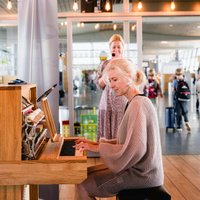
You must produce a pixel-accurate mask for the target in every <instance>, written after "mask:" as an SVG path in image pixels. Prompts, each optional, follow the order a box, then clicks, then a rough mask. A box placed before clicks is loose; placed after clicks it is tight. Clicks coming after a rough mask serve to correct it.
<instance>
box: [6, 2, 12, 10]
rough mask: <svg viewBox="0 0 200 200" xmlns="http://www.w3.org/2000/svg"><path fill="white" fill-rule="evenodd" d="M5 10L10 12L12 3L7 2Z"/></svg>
mask: <svg viewBox="0 0 200 200" xmlns="http://www.w3.org/2000/svg"><path fill="white" fill-rule="evenodd" d="M7 9H8V10H11V9H12V3H11V1H10V0H8V3H7Z"/></svg>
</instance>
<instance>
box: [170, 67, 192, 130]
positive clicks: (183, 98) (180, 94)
mask: <svg viewBox="0 0 200 200" xmlns="http://www.w3.org/2000/svg"><path fill="white" fill-rule="evenodd" d="M175 75H176V80H175V81H174V83H173V86H174V93H175V97H174V101H175V113H176V123H177V131H179V132H181V131H182V123H183V122H182V116H183V118H184V122H185V126H186V129H187V130H188V131H189V132H190V131H191V127H190V124H189V118H188V102H189V100H190V95H191V92H190V88H189V86H188V83H187V81H186V80H185V79H184V72H183V69H182V68H177V69H176V71H175Z"/></svg>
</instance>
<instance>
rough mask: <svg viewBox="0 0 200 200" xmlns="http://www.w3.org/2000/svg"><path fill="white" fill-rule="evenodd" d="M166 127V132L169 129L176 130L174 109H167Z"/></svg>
mask: <svg viewBox="0 0 200 200" xmlns="http://www.w3.org/2000/svg"><path fill="white" fill-rule="evenodd" d="M165 127H166V131H167V130H168V128H172V129H173V130H175V112H174V107H166V108H165Z"/></svg>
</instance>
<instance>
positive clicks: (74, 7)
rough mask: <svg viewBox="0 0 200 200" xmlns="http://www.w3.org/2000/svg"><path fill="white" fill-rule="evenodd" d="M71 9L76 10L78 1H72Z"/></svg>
mask: <svg viewBox="0 0 200 200" xmlns="http://www.w3.org/2000/svg"><path fill="white" fill-rule="evenodd" d="M73 10H74V11H77V10H78V3H77V1H76V0H75V1H74V4H73Z"/></svg>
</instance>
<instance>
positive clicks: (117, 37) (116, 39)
mask: <svg viewBox="0 0 200 200" xmlns="http://www.w3.org/2000/svg"><path fill="white" fill-rule="evenodd" d="M114 41H120V42H121V43H122V44H123V46H124V40H123V38H122V36H121V35H119V34H114V35H112V36H111V38H110V40H109V42H108V43H109V46H110V45H111V44H112V42H114Z"/></svg>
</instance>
